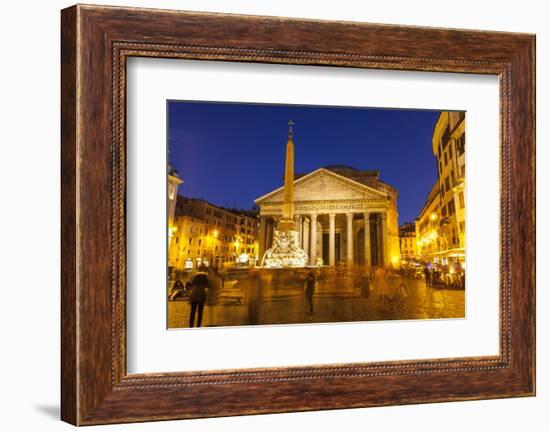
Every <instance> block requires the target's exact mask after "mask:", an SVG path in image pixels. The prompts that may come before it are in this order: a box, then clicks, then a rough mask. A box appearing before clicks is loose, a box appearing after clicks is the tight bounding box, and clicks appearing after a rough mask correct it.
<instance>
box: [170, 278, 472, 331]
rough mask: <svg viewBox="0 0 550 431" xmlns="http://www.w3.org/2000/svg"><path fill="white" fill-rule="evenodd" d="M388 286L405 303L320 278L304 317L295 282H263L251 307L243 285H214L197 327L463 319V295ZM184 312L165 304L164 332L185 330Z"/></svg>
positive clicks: (421, 286)
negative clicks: (401, 294)
mask: <svg viewBox="0 0 550 431" xmlns="http://www.w3.org/2000/svg"><path fill="white" fill-rule="evenodd" d="M289 284H290V285H289ZM390 284H391V285H392V292H395V291H396V288H397V286H399V285H400V284H403V285H404V286H405V289H406V293H407V297H405V298H403V297H401V298H398V297H397V296H395V297H394V298H393V299H390V300H388V299H387V298H386V299H384V298H381V297H379V296H378V295H377V288H376V286H373V285H372V284H370V286H369V285H368V284H367V283H365V282H358V281H357V277H344V278H342V277H340V278H334V277H332V278H331V277H325V278H324V279H322V280H319V283H318V287H317V288H316V291H315V294H314V296H313V313H310V309H309V304H308V302H307V300H306V297H305V295H304V290H303V283H302V282H301V280H299V281H298V282H297V283H294V284H292V283H284V282H281V281H277V280H271V283H265V282H263V283H262V287H263V289H264V291H265V293H263V294H262V296H261V297H260V298H259V300H258V297H257V295H256V296H254V297H253V298H256V299H257V300H255V301H250V300H249V298H250V297H251V296H250V295H249V294H247V286H246V285H245V284H244V283H242V282H239V281H238V280H228V281H225V282H224V284H223V288H222V287H221V283H220V287H219V288H217V289H210V292H209V294H208V299H207V303H206V305H205V307H204V315H203V322H202V326H236V325H250V324H286V323H323V322H356V321H373V320H410V319H439V318H464V317H465V314H464V304H465V301H464V299H465V292H464V290H451V289H437V288H433V287H428V286H426V284H425V282H424V280H418V279H410V278H401V277H395V278H393V279H392V280H391V283H390ZM266 285H267V287H266ZM190 308H191V307H190V305H189V303H188V301H187V300H186V299H179V300H174V301H168V327H169V328H187V327H189V314H190Z"/></svg>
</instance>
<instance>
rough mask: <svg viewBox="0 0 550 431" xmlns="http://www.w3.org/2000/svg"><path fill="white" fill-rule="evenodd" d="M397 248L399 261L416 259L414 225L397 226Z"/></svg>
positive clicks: (416, 248) (416, 249)
mask: <svg viewBox="0 0 550 431" xmlns="http://www.w3.org/2000/svg"><path fill="white" fill-rule="evenodd" d="M399 248H400V250H401V259H416V258H417V257H418V247H417V239H416V226H415V223H405V224H403V225H401V226H399Z"/></svg>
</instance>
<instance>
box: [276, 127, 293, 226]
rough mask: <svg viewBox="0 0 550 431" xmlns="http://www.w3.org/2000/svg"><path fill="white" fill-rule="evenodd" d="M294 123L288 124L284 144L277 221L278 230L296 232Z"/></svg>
mask: <svg viewBox="0 0 550 431" xmlns="http://www.w3.org/2000/svg"><path fill="white" fill-rule="evenodd" d="M293 124H294V122H293V121H292V120H290V121H289V122H288V125H289V126H290V127H289V130H288V140H287V142H286V158H285V184H284V188H283V208H282V216H281V219H280V220H279V226H278V227H279V230H283V231H289V230H296V226H295V224H294V141H293V139H292V125H293Z"/></svg>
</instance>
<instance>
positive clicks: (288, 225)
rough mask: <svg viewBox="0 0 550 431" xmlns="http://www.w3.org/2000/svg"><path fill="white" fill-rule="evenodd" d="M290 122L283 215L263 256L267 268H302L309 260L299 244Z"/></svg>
mask: <svg viewBox="0 0 550 431" xmlns="http://www.w3.org/2000/svg"><path fill="white" fill-rule="evenodd" d="M288 124H289V126H290V127H289V131H288V141H287V143H286V159H285V183H284V189H283V208H282V217H281V219H280V220H279V223H278V225H277V228H276V229H275V230H274V232H273V245H272V247H271V248H270V249H269V250H267V251H266V252H265V254H264V256H263V258H262V261H261V266H262V267H265V268H302V267H304V266H306V265H307V262H308V256H307V254H306V252H305V251H304V250H302V249H301V248H300V246H299V232H298V230H297V229H296V225H295V223H294V141H293V139H292V125H293V124H294V123H293V122H292V120H291V121H289V122H288Z"/></svg>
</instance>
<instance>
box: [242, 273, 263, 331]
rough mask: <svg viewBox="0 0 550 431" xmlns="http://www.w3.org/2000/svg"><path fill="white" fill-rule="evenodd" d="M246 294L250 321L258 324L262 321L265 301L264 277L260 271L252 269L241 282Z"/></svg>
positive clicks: (251, 323) (252, 323)
mask: <svg viewBox="0 0 550 431" xmlns="http://www.w3.org/2000/svg"><path fill="white" fill-rule="evenodd" d="M239 283H240V284H241V286H242V288H243V290H244V292H245V295H246V304H247V311H248V323H249V324H250V325H258V324H259V323H260V322H261V311H262V302H263V290H262V279H261V277H260V274H259V272H258V271H251V273H250V274H249V276H248V277H247V278H245V279H244V280H241V281H240V282H239Z"/></svg>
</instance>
